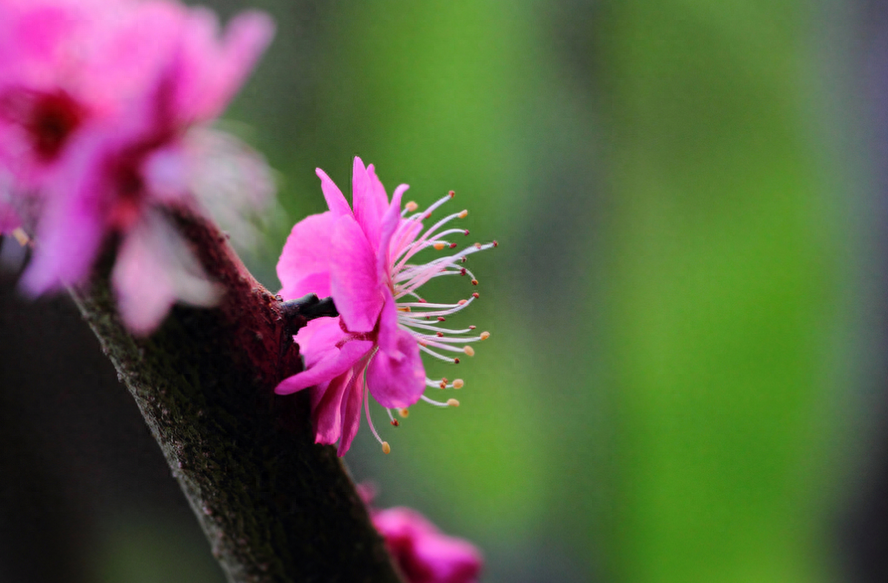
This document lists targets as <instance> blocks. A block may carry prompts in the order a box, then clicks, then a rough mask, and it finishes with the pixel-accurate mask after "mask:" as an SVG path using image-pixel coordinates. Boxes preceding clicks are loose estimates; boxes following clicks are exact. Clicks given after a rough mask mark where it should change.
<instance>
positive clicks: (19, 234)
mask: <svg viewBox="0 0 888 583" xmlns="http://www.w3.org/2000/svg"><path fill="white" fill-rule="evenodd" d="M12 236H13V237H14V238H15V240H16V241H18V244H19V245H21V246H22V247H24V246H25V245H27V244H28V243H30V242H31V238H30V237H28V234H27V233H25V230H24V229H22V228H21V227H16V228H15V229H13V230H12Z"/></svg>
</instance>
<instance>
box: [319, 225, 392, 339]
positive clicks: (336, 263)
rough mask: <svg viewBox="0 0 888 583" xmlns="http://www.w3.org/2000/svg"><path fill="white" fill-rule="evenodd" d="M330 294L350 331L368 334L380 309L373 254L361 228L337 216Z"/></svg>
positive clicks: (380, 301) (374, 256) (380, 297)
mask: <svg viewBox="0 0 888 583" xmlns="http://www.w3.org/2000/svg"><path fill="white" fill-rule="evenodd" d="M333 233H334V234H333V245H332V256H333V261H332V263H331V268H330V292H331V295H332V296H333V301H334V303H335V304H336V308H337V309H338V310H339V313H340V315H341V316H342V321H343V322H344V323H345V325H346V327H347V328H348V330H349V331H350V332H370V331H372V330H373V328H375V327H376V318H377V317H378V316H379V310H380V309H382V301H383V297H382V291H381V290H380V286H379V278H378V274H377V270H376V255H375V254H374V253H373V249H372V248H371V247H370V243H369V242H368V241H367V237H365V236H364V232H363V231H362V230H361V227H360V225H358V223H357V221H355V219H354V218H353V217H351V216H343V217H340V218H339V219H338V220H337V221H336V226H335V228H334V231H333Z"/></svg>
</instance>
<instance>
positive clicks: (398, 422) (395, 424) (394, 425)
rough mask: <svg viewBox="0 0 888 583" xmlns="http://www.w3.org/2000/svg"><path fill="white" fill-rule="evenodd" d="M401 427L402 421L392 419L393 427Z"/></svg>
mask: <svg viewBox="0 0 888 583" xmlns="http://www.w3.org/2000/svg"><path fill="white" fill-rule="evenodd" d="M399 425H401V422H400V421H398V420H397V419H392V427H398V426H399Z"/></svg>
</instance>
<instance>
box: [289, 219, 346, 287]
mask: <svg viewBox="0 0 888 583" xmlns="http://www.w3.org/2000/svg"><path fill="white" fill-rule="evenodd" d="M335 224H336V216H335V215H334V214H333V213H332V212H329V211H328V212H325V213H321V214H319V215H311V216H309V217H306V218H304V219H302V220H301V221H299V222H298V223H296V226H294V227H293V230H292V231H291V232H290V236H289V237H287V242H286V243H285V244H284V250H283V251H282V252H281V258H280V259H279V260H278V264H277V275H278V278H279V279H280V280H281V284H283V286H284V287H283V289H282V290H281V295H282V296H283V297H284V299H288V300H289V299H293V298H299V297H302V296H304V295H305V294H307V293H316V294H318V295H319V296H321V297H324V296H328V295H330V275H329V273H330V265H331V263H332V260H333V245H332V236H333V227H334V225H335Z"/></svg>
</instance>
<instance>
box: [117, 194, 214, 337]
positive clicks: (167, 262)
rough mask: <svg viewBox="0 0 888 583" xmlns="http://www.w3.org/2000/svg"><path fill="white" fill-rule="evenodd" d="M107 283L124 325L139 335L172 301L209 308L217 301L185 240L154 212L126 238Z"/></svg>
mask: <svg viewBox="0 0 888 583" xmlns="http://www.w3.org/2000/svg"><path fill="white" fill-rule="evenodd" d="M111 282H112V283H113V285H114V291H115V292H116V295H117V308H118V311H119V312H120V316H121V318H122V319H123V322H124V323H125V324H126V326H127V328H129V329H130V331H131V332H133V333H134V334H139V335H145V334H148V333H150V332H152V331H153V330H154V329H155V328H156V327H157V326H158V325H159V324H160V323H161V321H163V318H164V316H166V314H167V312H168V311H169V309H170V308H171V307H172V305H173V304H174V303H175V302H176V301H182V302H184V303H187V304H190V305H193V306H200V307H212V306H214V305H216V303H218V300H219V298H220V297H221V289H220V288H219V287H218V286H217V285H216V284H215V283H213V282H212V281H210V280H209V278H208V277H207V275H206V273H205V272H204V270H203V267H202V266H201V265H200V264H199V263H198V261H197V259H196V258H195V257H194V254H193V253H192V252H191V249H190V248H189V246H188V243H187V241H185V239H184V238H183V237H182V236H181V235H180V234H179V232H178V231H177V230H176V228H175V227H174V226H173V225H171V224H170V223H169V221H167V219H166V218H165V217H164V216H163V215H161V214H160V213H159V212H157V211H148V212H145V213H143V215H142V216H141V217H140V220H139V222H137V223H136V224H135V225H134V226H133V227H132V228H131V229H130V230H129V232H128V233H127V234H126V236H125V237H124V239H123V243H122V244H121V246H120V250H119V251H118V253H117V259H116V262H115V264H114V271H113V273H112V274H111Z"/></svg>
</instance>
